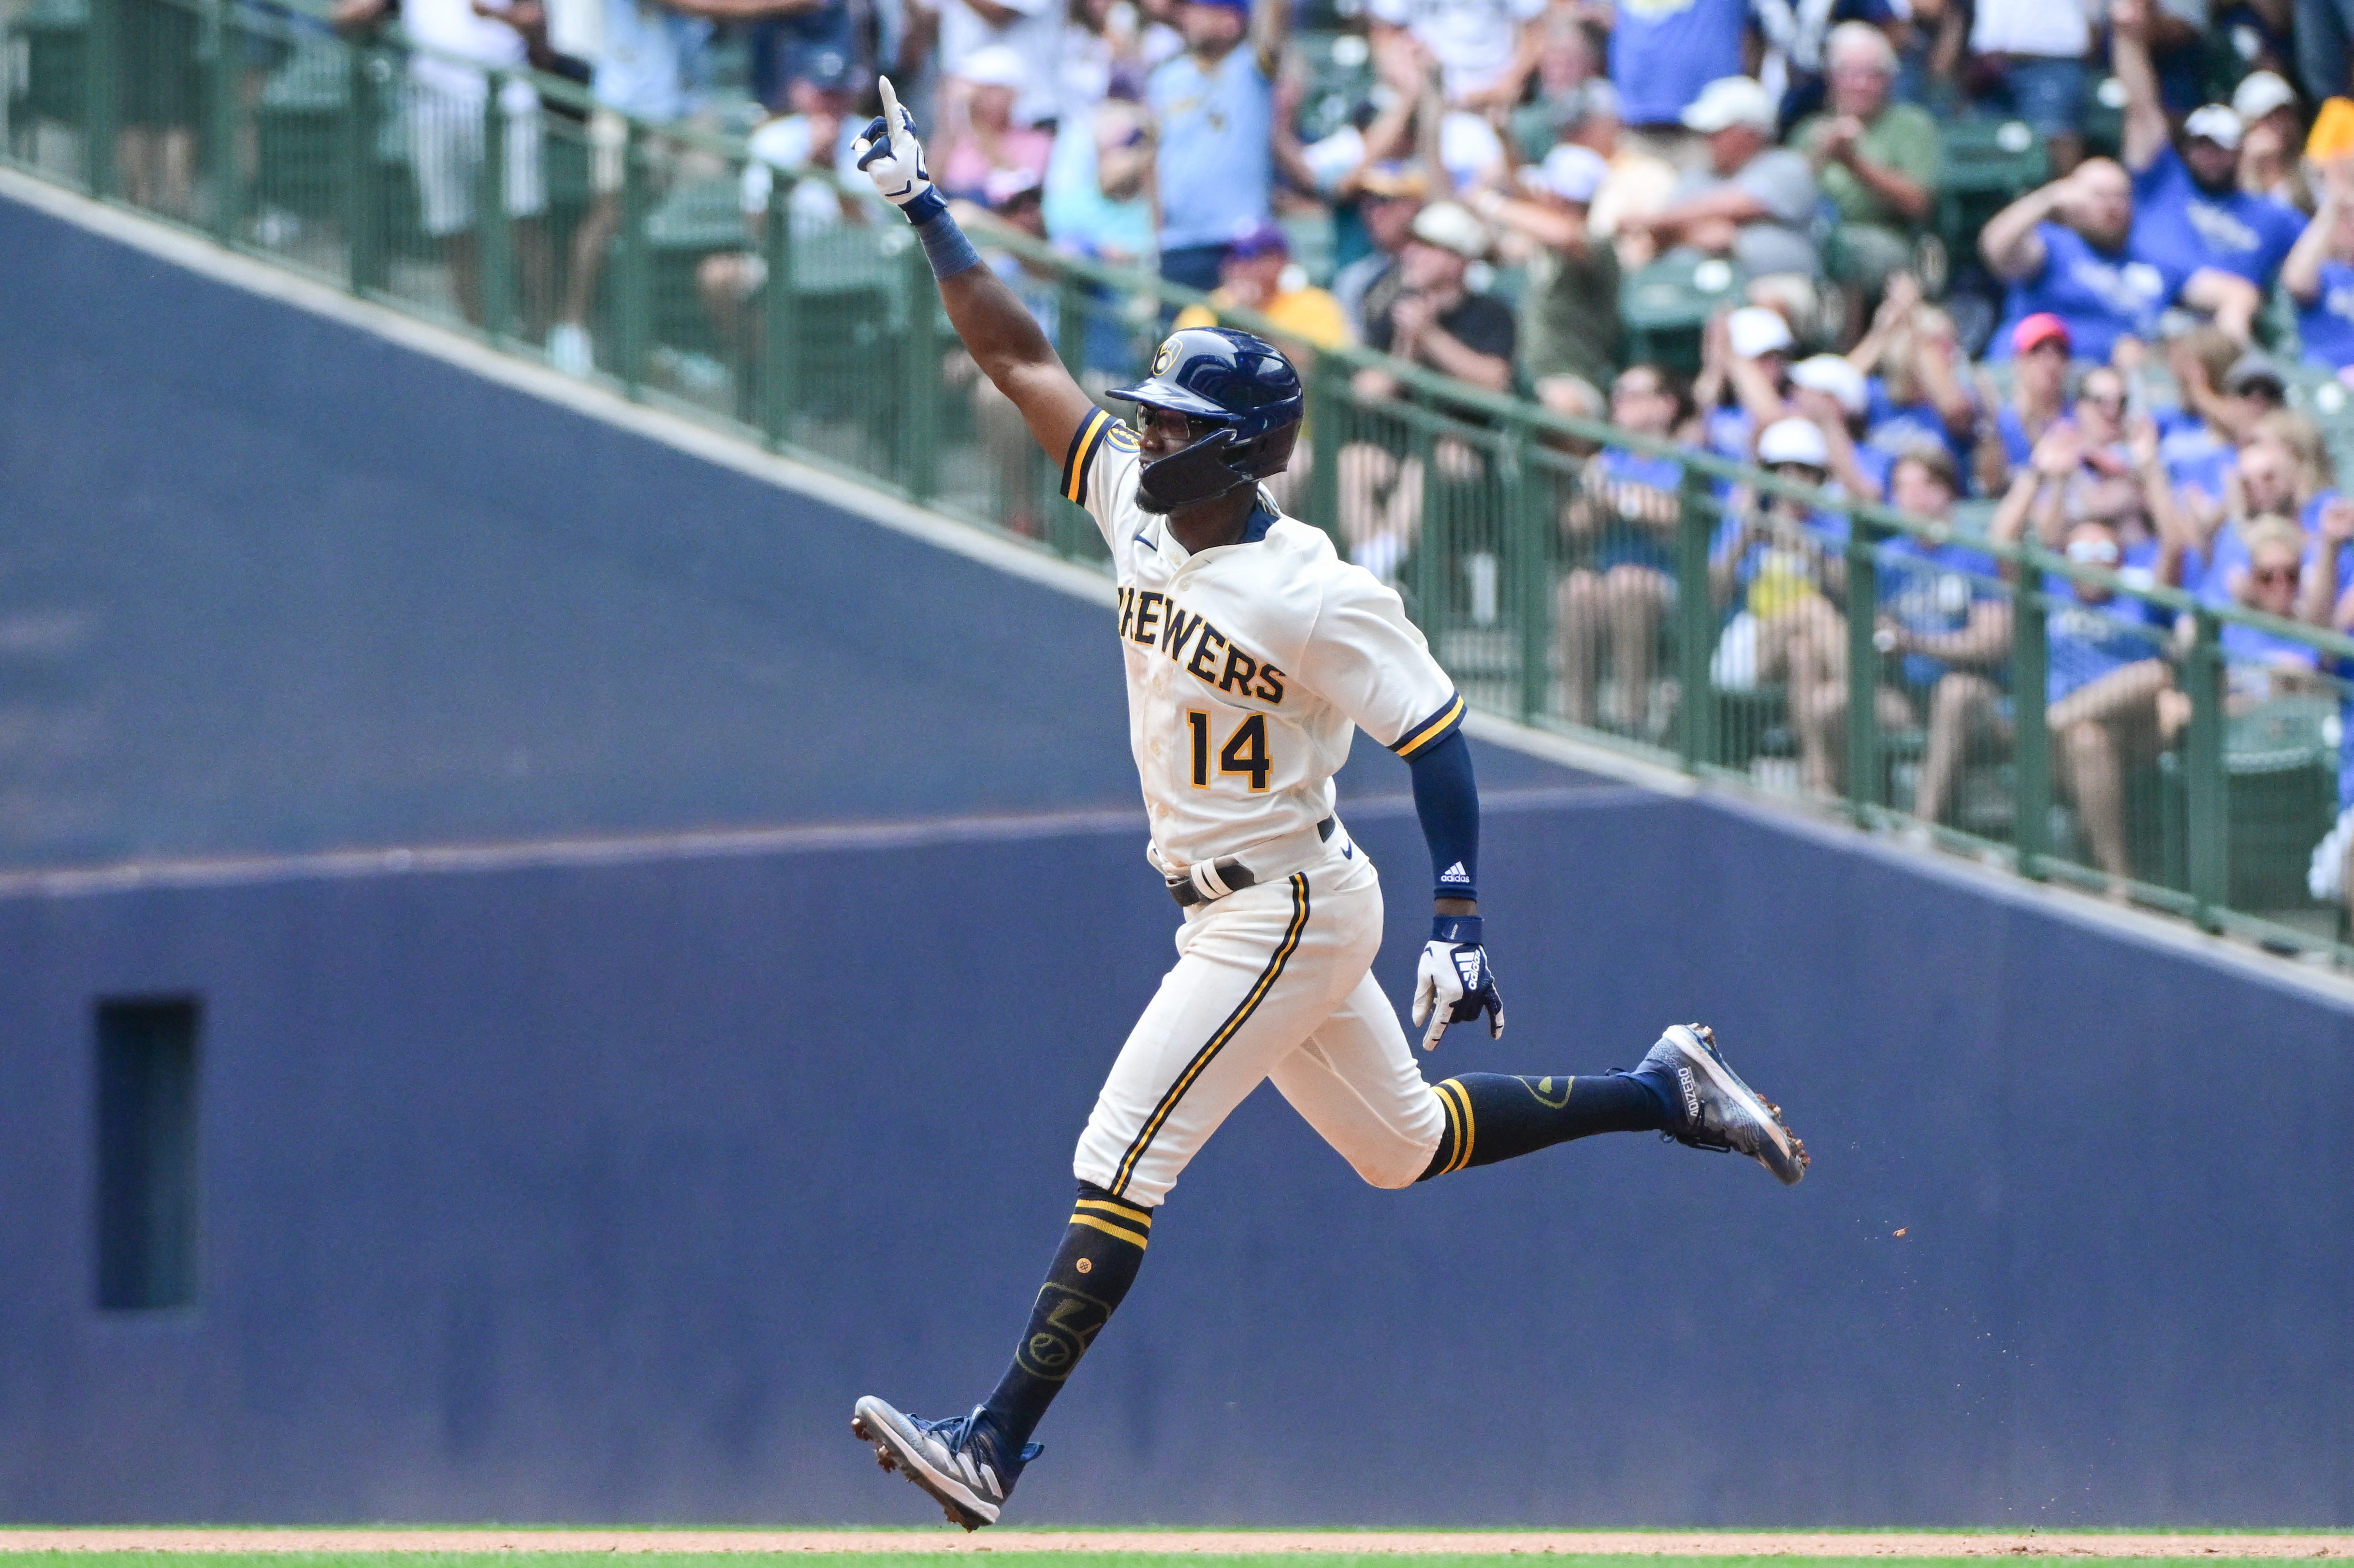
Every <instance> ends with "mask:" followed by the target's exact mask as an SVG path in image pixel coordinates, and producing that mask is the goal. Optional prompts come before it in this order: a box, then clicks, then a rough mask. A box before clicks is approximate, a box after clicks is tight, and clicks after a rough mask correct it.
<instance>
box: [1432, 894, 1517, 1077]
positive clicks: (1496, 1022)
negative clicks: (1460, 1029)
mask: <svg viewBox="0 0 2354 1568" xmlns="http://www.w3.org/2000/svg"><path fill="white" fill-rule="evenodd" d="M1479 938H1480V922H1479V916H1477V915H1441V916H1438V917H1437V918H1436V919H1435V920H1433V921H1432V922H1431V933H1430V940H1429V941H1427V942H1426V943H1424V944H1423V948H1422V961H1421V962H1420V963H1418V964H1416V966H1415V975H1414V1022H1415V1024H1416V1027H1417V1028H1422V1029H1423V1034H1422V1048H1423V1049H1424V1050H1426V1051H1435V1050H1437V1048H1438V1040H1439V1036H1441V1035H1443V1034H1445V1033H1447V1025H1448V1024H1450V1023H1469V1022H1471V1021H1472V1020H1473V1019H1475V1018H1477V1017H1479V1015H1480V1014H1481V1013H1483V1012H1484V1013H1486V1014H1487V1015H1488V1037H1489V1038H1490V1039H1491V1040H1493V1039H1498V1038H1500V1037H1501V1036H1502V1034H1503V1033H1504V999H1503V996H1502V994H1501V993H1500V992H1499V991H1497V990H1496V976H1495V972H1494V971H1493V970H1491V969H1489V967H1488V949H1487V948H1484V947H1482V946H1480V945H1479ZM1424 1025H1427V1026H1428V1027H1426V1028H1423V1026H1424Z"/></svg>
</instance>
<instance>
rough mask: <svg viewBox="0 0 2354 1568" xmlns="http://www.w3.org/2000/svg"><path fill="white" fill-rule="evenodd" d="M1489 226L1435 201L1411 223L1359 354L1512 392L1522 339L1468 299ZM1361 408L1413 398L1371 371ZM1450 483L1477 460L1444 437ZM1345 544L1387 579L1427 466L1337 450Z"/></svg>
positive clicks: (1471, 474) (1440, 458) (1466, 474)
mask: <svg viewBox="0 0 2354 1568" xmlns="http://www.w3.org/2000/svg"><path fill="white" fill-rule="evenodd" d="M1489 245H1490V237H1489V234H1488V229H1487V226H1486V225H1484V224H1482V223H1481V222H1480V221H1479V219H1478V218H1477V217H1473V216H1472V215H1471V213H1470V212H1469V210H1468V209H1467V208H1464V207H1459V206H1458V205H1457V204H1455V203H1454V202H1451V201H1435V202H1432V203H1431V204H1430V205H1429V206H1428V207H1424V208H1423V209H1422V211H1421V212H1419V213H1417V214H1416V215H1415V220H1414V227H1413V228H1412V229H1411V230H1410V231H1409V232H1408V234H1407V237H1406V242H1405V248H1404V249H1402V250H1400V251H1399V253H1398V281H1399V289H1398V291H1397V293H1396V295H1395V296H1394V298H1392V300H1391V301H1390V303H1389V308H1388V309H1387V310H1386V311H1384V312H1383V313H1382V314H1381V315H1380V316H1378V317H1376V318H1375V319H1373V320H1372V321H1368V322H1367V323H1365V346H1367V347H1368V348H1374V349H1379V350H1380V351H1381V352H1383V353H1384V354H1389V355H1395V356H1396V357H1397V358H1400V359H1404V360H1408V361H1411V362H1413V363H1415V364H1418V365H1420V366H1424V367H1425V368H1426V369H1430V370H1436V371H1437V372H1438V373H1440V374H1441V375H1443V376H1454V377H1455V378H1456V379H1457V380H1458V381H1464V382H1468V383H1469V384H1470V385H1472V386H1474V387H1479V388H1481V389H1482V390H1484V391H1489V392H1504V391H1509V390H1510V389H1511V385H1512V353H1513V350H1514V348H1515V347H1516V346H1517V344H1518V339H1519V334H1518V330H1517V328H1516V326H1515V324H1514V323H1513V321H1512V312H1511V307H1510V306H1509V305H1506V304H1505V303H1504V302H1502V301H1500V300H1496V299H1492V298H1490V296H1488V295H1486V294H1482V293H1477V292H1474V291H1472V289H1471V287H1470V283H1469V271H1470V268H1471V263H1472V262H1474V261H1477V260H1479V259H1481V258H1482V257H1484V256H1486V255H1487V253H1488V247H1489ZM1351 385H1352V387H1353V388H1354V390H1355V393H1356V396H1357V397H1358V398H1359V399H1360V400H1361V401H1368V402H1378V401H1382V400H1384V399H1390V398H1397V397H1409V396H1411V395H1412V394H1411V392H1410V390H1409V389H1408V388H1407V387H1405V384H1404V383H1403V382H1402V381H1401V380H1400V378H1399V377H1397V376H1393V375H1391V374H1390V373H1389V372H1388V371H1385V370H1380V369H1373V368H1368V369H1364V370H1360V371H1359V372H1357V374H1356V376H1355V379H1354V380H1353V381H1352V384H1351ZM1432 458H1433V461H1436V462H1437V465H1438V470H1439V471H1440V472H1441V473H1442V474H1444V475H1445V476H1446V477H1447V478H1449V479H1455V480H1469V479H1475V478H1477V477H1478V476H1479V471H1480V461H1479V456H1478V455H1477V454H1476V453H1474V452H1473V451H1471V450H1470V449H1469V448H1468V447H1466V446H1465V445H1464V444H1463V443H1462V442H1460V441H1456V440H1447V439H1446V438H1441V439H1440V440H1439V441H1438V442H1437V445H1436V446H1435V447H1434V449H1433V450H1432ZM1337 471H1338V473H1339V477H1340V482H1341V486H1340V488H1341V508H1340V510H1341V539H1342V541H1343V542H1344V543H1346V544H1347V545H1348V546H1349V552H1350V558H1351V559H1352V560H1354V561H1355V562H1356V563H1357V564H1358V565H1359V566H1362V567H1364V568H1365V569H1366V570H1368V571H1370V572H1372V573H1373V575H1374V576H1375V577H1389V576H1391V575H1392V574H1393V573H1394V572H1395V571H1396V569H1397V566H1398V563H1399V562H1400V561H1402V560H1404V559H1405V556H1406V554H1407V552H1409V551H1410V550H1411V549H1412V548H1413V547H1414V543H1415V540H1416V537H1417V536H1418V535H1420V534H1421V531H1422V491H1423V482H1422V480H1423V467H1422V461H1421V460H1420V459H1419V458H1414V457H1408V458H1405V459H1404V460H1401V459H1399V458H1398V457H1397V456H1396V455H1395V454H1394V453H1393V452H1391V451H1389V450H1386V449H1384V448H1383V447H1381V446H1379V445H1376V444H1375V443H1373V442H1372V441H1354V442H1352V443H1350V444H1349V445H1348V446H1345V447H1343V448H1341V461H1340V463H1339V465H1338V470H1337Z"/></svg>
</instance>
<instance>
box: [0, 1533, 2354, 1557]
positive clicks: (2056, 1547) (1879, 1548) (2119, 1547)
mask: <svg viewBox="0 0 2354 1568" xmlns="http://www.w3.org/2000/svg"><path fill="white" fill-rule="evenodd" d="M0 1552H466V1553H482V1552H613V1553H621V1552H629V1553H646V1552H712V1553H723V1552H724V1553H731V1554H732V1553H742V1552H769V1553H784V1552H794V1553H810V1552H1151V1553H1159V1554H1175V1553H1182V1554H1186V1555H1202V1556H1234V1555H1251V1554H1261V1553H1271V1552H1284V1553H1300V1554H1303V1555H1305V1554H1313V1553H1351V1552H1355V1553H1365V1554H1377V1553H1378V1554H1390V1555H1396V1556H1428V1555H1434V1554H1439V1553H1449V1554H1461V1555H1476V1556H1519V1555H1547V1554H1551V1555H1557V1556H1562V1555H1567V1556H1619V1555H1628V1556H1644V1557H2178V1558H2179V1557H2243V1558H2248V1557H2263V1558H2290V1557H2336V1558H2344V1557H2354V1535H2156V1534H2148V1535H2124V1534H2119V1535H2107V1534H2094V1533H2084V1534H2076V1533H2061V1534H2039V1533H2034V1532H2028V1533H2024V1534H1966V1533H1960V1532H1956V1533H1954V1534H1933V1533H1928V1532H1895V1531H1883V1532H1864V1531H1858V1532H1855V1533H1852V1534H1850V1533H1846V1532H1841V1531H1806V1532H1799V1531H1710V1532H1706V1533H1702V1532H1696V1531H1690V1532H1679V1531H1145V1530H1071V1531H1006V1532H1003V1533H998V1532H995V1531H991V1533H989V1534H986V1535H970V1536H968V1535H965V1534H962V1533H960V1532H956V1531H945V1530H944V1531H939V1532H937V1533H934V1532H928V1531H926V1532H916V1531H868V1530H859V1531H851V1530H794V1531H733V1530H726V1531H722V1530H643V1531H639V1530H628V1531H622V1530H501V1529H490V1530H208V1529H179V1530H0Z"/></svg>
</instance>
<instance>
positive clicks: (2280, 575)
mask: <svg viewBox="0 0 2354 1568" xmlns="http://www.w3.org/2000/svg"><path fill="white" fill-rule="evenodd" d="M2304 575H2305V568H2304V567H2301V566H2296V567H2257V568H2256V569H2255V570H2253V571H2252V572H2250V573H2249V574H2248V578H2249V580H2250V581H2251V582H2259V583H2294V582H2296V580H2297V579H2298V578H2299V577H2303V576H2304Z"/></svg>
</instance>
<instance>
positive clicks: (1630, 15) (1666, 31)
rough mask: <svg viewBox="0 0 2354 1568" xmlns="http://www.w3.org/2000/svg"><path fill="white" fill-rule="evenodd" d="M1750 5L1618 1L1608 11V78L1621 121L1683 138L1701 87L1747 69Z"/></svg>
mask: <svg viewBox="0 0 2354 1568" xmlns="http://www.w3.org/2000/svg"><path fill="white" fill-rule="evenodd" d="M1749 11H1750V5H1749V0H1633V3H1631V4H1630V3H1629V0H1617V4H1615V5H1613V6H1612V7H1611V23H1610V79H1611V81H1612V82H1614V83H1616V84H1617V88H1618V118H1619V121H1620V122H1622V123H1624V124H1627V125H1631V126H1635V127H1637V128H1638V129H1640V128H1643V127H1657V128H1659V129H1660V130H1662V131H1666V132H1669V133H1670V134H1671V135H1675V136H1677V137H1679V138H1680V137H1681V133H1682V131H1683V112H1684V111H1685V110H1687V109H1689V108H1691V105H1692V103H1693V101H1695V100H1696V99H1698V98H1699V97H1700V94H1701V89H1702V88H1704V87H1706V86H1707V85H1708V84H1709V83H1710V82H1712V81H1715V80H1717V79H1719V78H1721V77H1728V76H1741V75H1744V74H1745V72H1746V69H1747V67H1746V66H1745V64H1744V61H1743V59H1742V44H1743V39H1744V35H1745V33H1746V31H1747V28H1748V25H1749Z"/></svg>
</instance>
